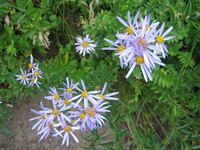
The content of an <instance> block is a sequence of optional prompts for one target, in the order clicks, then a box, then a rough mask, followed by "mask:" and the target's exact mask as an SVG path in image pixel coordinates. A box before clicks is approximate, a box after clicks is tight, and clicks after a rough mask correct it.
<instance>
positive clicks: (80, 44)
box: [75, 34, 96, 56]
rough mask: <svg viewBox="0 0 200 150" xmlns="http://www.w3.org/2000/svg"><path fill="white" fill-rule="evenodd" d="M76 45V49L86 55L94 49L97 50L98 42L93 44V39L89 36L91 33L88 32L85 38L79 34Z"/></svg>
mask: <svg viewBox="0 0 200 150" xmlns="http://www.w3.org/2000/svg"><path fill="white" fill-rule="evenodd" d="M76 39H77V43H75V45H76V51H77V52H79V54H80V55H83V56H85V54H89V53H91V52H92V51H95V49H94V48H95V47H96V44H93V42H94V41H93V40H91V39H90V38H89V35H88V34H87V35H86V37H85V38H81V37H80V36H78V37H77V38H76Z"/></svg>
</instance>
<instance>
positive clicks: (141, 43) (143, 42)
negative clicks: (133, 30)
mask: <svg viewBox="0 0 200 150" xmlns="http://www.w3.org/2000/svg"><path fill="white" fill-rule="evenodd" d="M136 42H137V44H138V46H140V45H142V47H144V48H147V42H146V41H145V40H144V39H143V38H138V39H137V41H136Z"/></svg>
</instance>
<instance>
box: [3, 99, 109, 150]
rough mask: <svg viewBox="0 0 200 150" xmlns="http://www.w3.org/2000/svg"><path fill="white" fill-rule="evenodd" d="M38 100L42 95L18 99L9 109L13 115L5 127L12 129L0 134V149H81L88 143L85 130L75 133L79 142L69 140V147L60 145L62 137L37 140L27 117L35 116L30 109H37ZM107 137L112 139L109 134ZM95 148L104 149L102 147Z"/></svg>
mask: <svg viewBox="0 0 200 150" xmlns="http://www.w3.org/2000/svg"><path fill="white" fill-rule="evenodd" d="M40 101H43V103H44V100H43V96H40V97H39V98H35V99H32V98H29V99H26V100H20V102H19V103H18V104H17V105H16V106H14V108H13V109H12V110H11V111H12V112H13V114H14V115H15V116H14V118H13V119H11V120H10V121H8V122H7V128H9V129H10V130H11V131H12V134H7V135H0V150H82V147H83V146H87V145H88V144H89V143H88V142H86V141H85V140H83V137H84V135H87V134H88V133H87V132H84V133H81V132H78V133H76V135H77V137H78V138H79V141H80V143H79V144H77V143H74V142H73V141H72V140H71V141H70V145H69V147H66V146H61V143H62V139H60V138H52V137H48V139H46V140H44V141H41V142H38V139H39V137H38V136H37V135H36V131H32V130H31V128H32V125H33V124H34V122H29V119H30V118H32V117H34V116H35V114H34V113H32V112H31V111H30V109H31V108H32V109H35V110H38V106H39V103H40ZM44 105H45V106H47V107H48V104H45V103H44ZM106 132H108V127H107V126H105V127H104V128H102V129H100V133H101V134H105V133H106ZM108 138H109V139H112V138H111V136H109V137H108ZM106 141H107V140H106ZM97 149H98V150H104V148H102V147H99V148H97Z"/></svg>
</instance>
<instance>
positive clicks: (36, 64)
mask: <svg viewBox="0 0 200 150" xmlns="http://www.w3.org/2000/svg"><path fill="white" fill-rule="evenodd" d="M34 68H38V63H34V62H33V56H32V55H30V62H29V64H28V70H29V71H30V70H32V69H34Z"/></svg>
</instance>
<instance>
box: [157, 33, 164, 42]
mask: <svg viewBox="0 0 200 150" xmlns="http://www.w3.org/2000/svg"><path fill="white" fill-rule="evenodd" d="M156 42H157V43H164V42H165V40H164V37H162V36H160V35H158V36H157V37H156Z"/></svg>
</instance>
